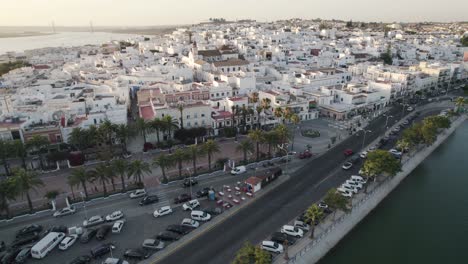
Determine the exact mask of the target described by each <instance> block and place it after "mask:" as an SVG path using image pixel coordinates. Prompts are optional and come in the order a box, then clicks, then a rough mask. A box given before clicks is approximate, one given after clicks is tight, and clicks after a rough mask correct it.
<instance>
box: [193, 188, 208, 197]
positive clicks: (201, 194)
mask: <svg viewBox="0 0 468 264" xmlns="http://www.w3.org/2000/svg"><path fill="white" fill-rule="evenodd" d="M209 191H211V188H209V187H205V188H203V189H201V190H199V191H198V192H197V194H196V195H197V198H202V197H205V196H208V192H209Z"/></svg>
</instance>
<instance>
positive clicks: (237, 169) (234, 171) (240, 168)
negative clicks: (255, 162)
mask: <svg viewBox="0 0 468 264" xmlns="http://www.w3.org/2000/svg"><path fill="white" fill-rule="evenodd" d="M246 171H247V168H246V167H245V166H237V167H235V168H234V169H232V170H231V174H232V175H239V174H242V173H245V172H246Z"/></svg>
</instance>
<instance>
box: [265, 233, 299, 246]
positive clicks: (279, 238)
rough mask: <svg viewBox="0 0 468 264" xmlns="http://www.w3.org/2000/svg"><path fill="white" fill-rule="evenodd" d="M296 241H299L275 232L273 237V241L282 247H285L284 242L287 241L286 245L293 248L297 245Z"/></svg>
mask: <svg viewBox="0 0 468 264" xmlns="http://www.w3.org/2000/svg"><path fill="white" fill-rule="evenodd" d="M296 240H297V239H296V238H294V237H292V236H288V235H286V234H283V233H281V232H275V233H273V235H271V241H274V242H277V243H279V244H281V245H283V244H284V242H285V241H286V243H288V245H289V246H291V245H294V243H296Z"/></svg>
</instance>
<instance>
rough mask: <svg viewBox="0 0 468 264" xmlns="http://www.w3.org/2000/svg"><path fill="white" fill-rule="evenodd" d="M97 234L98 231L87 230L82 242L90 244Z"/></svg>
mask: <svg viewBox="0 0 468 264" xmlns="http://www.w3.org/2000/svg"><path fill="white" fill-rule="evenodd" d="M96 233H97V230H96V229H86V231H85V232H84V233H83V234H82V235H81V237H80V242H81V243H88V242H89V241H90V240H91V239H92V238H93V237H95V236H96Z"/></svg>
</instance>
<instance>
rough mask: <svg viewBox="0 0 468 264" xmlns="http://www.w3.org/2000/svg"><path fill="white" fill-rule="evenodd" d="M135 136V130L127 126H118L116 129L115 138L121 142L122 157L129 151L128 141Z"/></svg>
mask: <svg viewBox="0 0 468 264" xmlns="http://www.w3.org/2000/svg"><path fill="white" fill-rule="evenodd" d="M134 135H135V134H134V133H133V129H132V128H131V127H130V126H128V125H126V124H118V125H117V126H116V127H115V136H116V137H117V139H118V140H119V142H120V145H121V146H122V155H124V154H126V153H127V152H128V151H127V142H128V139H130V138H131V137H133V136H134Z"/></svg>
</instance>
